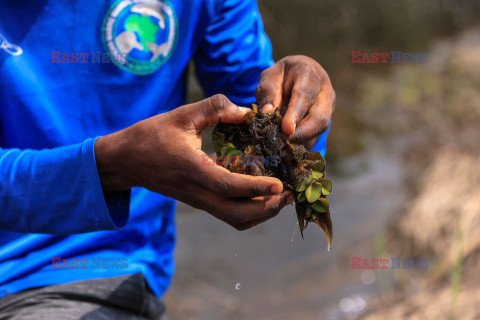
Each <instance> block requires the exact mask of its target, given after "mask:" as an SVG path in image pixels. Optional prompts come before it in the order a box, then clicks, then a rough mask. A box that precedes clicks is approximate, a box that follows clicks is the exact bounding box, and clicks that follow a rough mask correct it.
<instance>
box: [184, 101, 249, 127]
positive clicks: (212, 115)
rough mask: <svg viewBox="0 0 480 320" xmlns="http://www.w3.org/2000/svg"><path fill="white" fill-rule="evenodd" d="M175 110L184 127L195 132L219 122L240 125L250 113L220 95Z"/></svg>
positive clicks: (247, 109)
mask: <svg viewBox="0 0 480 320" xmlns="http://www.w3.org/2000/svg"><path fill="white" fill-rule="evenodd" d="M179 109H182V110H179ZM177 110H179V111H181V114H180V115H179V117H180V118H181V121H182V124H183V125H184V127H186V128H188V129H193V130H195V131H197V132H202V131H203V130H204V129H205V128H206V127H208V126H209V125H213V124H217V123H219V122H223V123H242V122H243V116H244V115H245V114H246V113H247V112H249V111H251V110H250V109H249V108H245V107H239V106H237V105H235V104H234V103H232V102H231V101H230V100H229V99H228V98H227V97H226V96H224V95H222V94H217V95H214V96H212V97H210V98H208V99H205V100H202V101H200V102H197V103H192V104H189V105H186V106H184V107H180V108H178V109H177Z"/></svg>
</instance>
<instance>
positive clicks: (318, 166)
mask: <svg viewBox="0 0 480 320" xmlns="http://www.w3.org/2000/svg"><path fill="white" fill-rule="evenodd" d="M311 168H312V171H314V170H315V171H318V172H321V173H324V172H325V160H323V158H322V159H320V160H318V161H317V162H315V163H314V164H313V165H312V167H311Z"/></svg>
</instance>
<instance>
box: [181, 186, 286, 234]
mask: <svg viewBox="0 0 480 320" xmlns="http://www.w3.org/2000/svg"><path fill="white" fill-rule="evenodd" d="M194 198H195V200H194V199H189V201H190V202H192V204H191V205H192V206H194V207H196V208H199V209H202V210H205V211H207V212H209V213H210V214H212V215H213V216H214V217H216V218H217V219H220V220H222V221H224V222H226V223H228V224H230V225H231V226H233V227H234V228H236V229H238V230H245V229H248V228H251V227H253V226H255V225H257V224H259V223H261V222H264V221H266V220H268V219H271V218H273V217H274V216H276V215H277V214H278V213H279V212H280V210H281V209H282V208H283V207H285V206H286V205H288V204H290V203H292V202H293V201H295V197H294V196H293V192H292V191H291V190H286V191H284V192H282V193H281V194H278V195H273V196H268V197H258V198H253V199H228V198H222V197H221V196H219V195H218V194H215V193H213V192H211V191H210V190H206V189H202V188H199V192H198V193H196V194H195V196H194Z"/></svg>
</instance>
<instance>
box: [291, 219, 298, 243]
mask: <svg viewBox="0 0 480 320" xmlns="http://www.w3.org/2000/svg"><path fill="white" fill-rule="evenodd" d="M297 225H298V221H297ZM296 232H297V227H296V226H295V227H294V228H293V235H292V239H291V240H290V242H293V238H295V233H296Z"/></svg>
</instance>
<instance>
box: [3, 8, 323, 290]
mask: <svg viewBox="0 0 480 320" xmlns="http://www.w3.org/2000/svg"><path fill="white" fill-rule="evenodd" d="M191 59H194V62H195V66H196V71H197V77H198V79H199V81H200V83H201V85H202V87H203V89H204V91H205V94H206V95H207V96H210V95H212V94H215V93H224V94H226V95H227V96H228V97H229V98H230V99H231V100H232V101H233V102H235V103H237V104H240V105H248V104H250V103H252V102H254V91H255V88H256V86H257V84H258V78H259V75H260V73H261V72H262V71H263V70H264V69H265V68H267V67H269V66H271V65H272V63H273V61H272V49H271V45H270V42H269V40H268V38H267V36H266V35H265V33H264V30H263V25H262V21H261V17H260V14H259V12H258V7H257V4H256V1H255V0H189V1H181V0H170V1H166V0H165V1H154V0H144V1H131V0H120V1H95V2H92V1H87V0H78V1H64V0H41V1H39V0H26V1H15V2H12V1H0V297H1V296H4V295H6V294H10V293H14V292H17V291H20V290H23V289H27V288H31V287H37V286H43V285H52V284H58V283H65V282H70V281H76V280H86V279H93V278H100V277H112V276H120V275H124V274H132V273H137V272H142V273H143V274H144V275H145V277H146V278H147V281H148V283H149V285H150V286H151V288H152V289H153V291H154V292H155V293H156V294H157V295H158V296H161V295H162V294H163V293H164V291H165V290H166V289H167V287H168V284H169V282H170V279H171V276H172V274H173V270H174V263H173V250H174V244H175V226H174V212H175V201H174V200H173V199H170V198H167V197H165V196H162V195H159V194H155V193H152V192H150V191H148V190H146V189H143V188H134V189H132V190H129V191H124V192H118V193H108V194H107V193H103V191H102V188H101V184H100V180H99V177H98V173H97V168H96V162H95V153H94V143H95V139H96V137H98V136H102V135H105V134H109V133H111V132H114V131H118V130H120V129H123V128H125V127H127V126H129V125H131V124H133V123H135V122H137V121H139V120H142V119H145V118H148V117H151V116H153V115H156V114H158V113H162V112H167V111H169V110H171V109H173V108H175V107H178V106H181V105H183V104H184V103H185V93H186V82H187V67H188V63H189V61H190V60H191ZM326 136H327V134H324V135H322V137H321V138H320V139H319V142H318V143H317V145H316V147H315V148H316V149H317V150H319V151H322V152H323V153H324V152H325V150H324V149H325V144H326ZM159 170H162V168H159ZM59 259H60V260H59ZM61 259H66V261H67V262H66V263H67V264H65V262H62V263H59V262H58V261H61ZM98 259H100V260H102V261H103V262H105V261H116V262H118V261H120V264H117V263H116V262H115V263H110V264H108V263H107V264H103V265H102V264H101V263H100V264H99V263H98V261H99V260H98ZM109 259H110V260H109ZM74 261H75V262H74ZM78 261H83V262H82V263H80V264H78V263H76V262H78ZM62 265H63V267H65V268H63V267H62Z"/></svg>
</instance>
